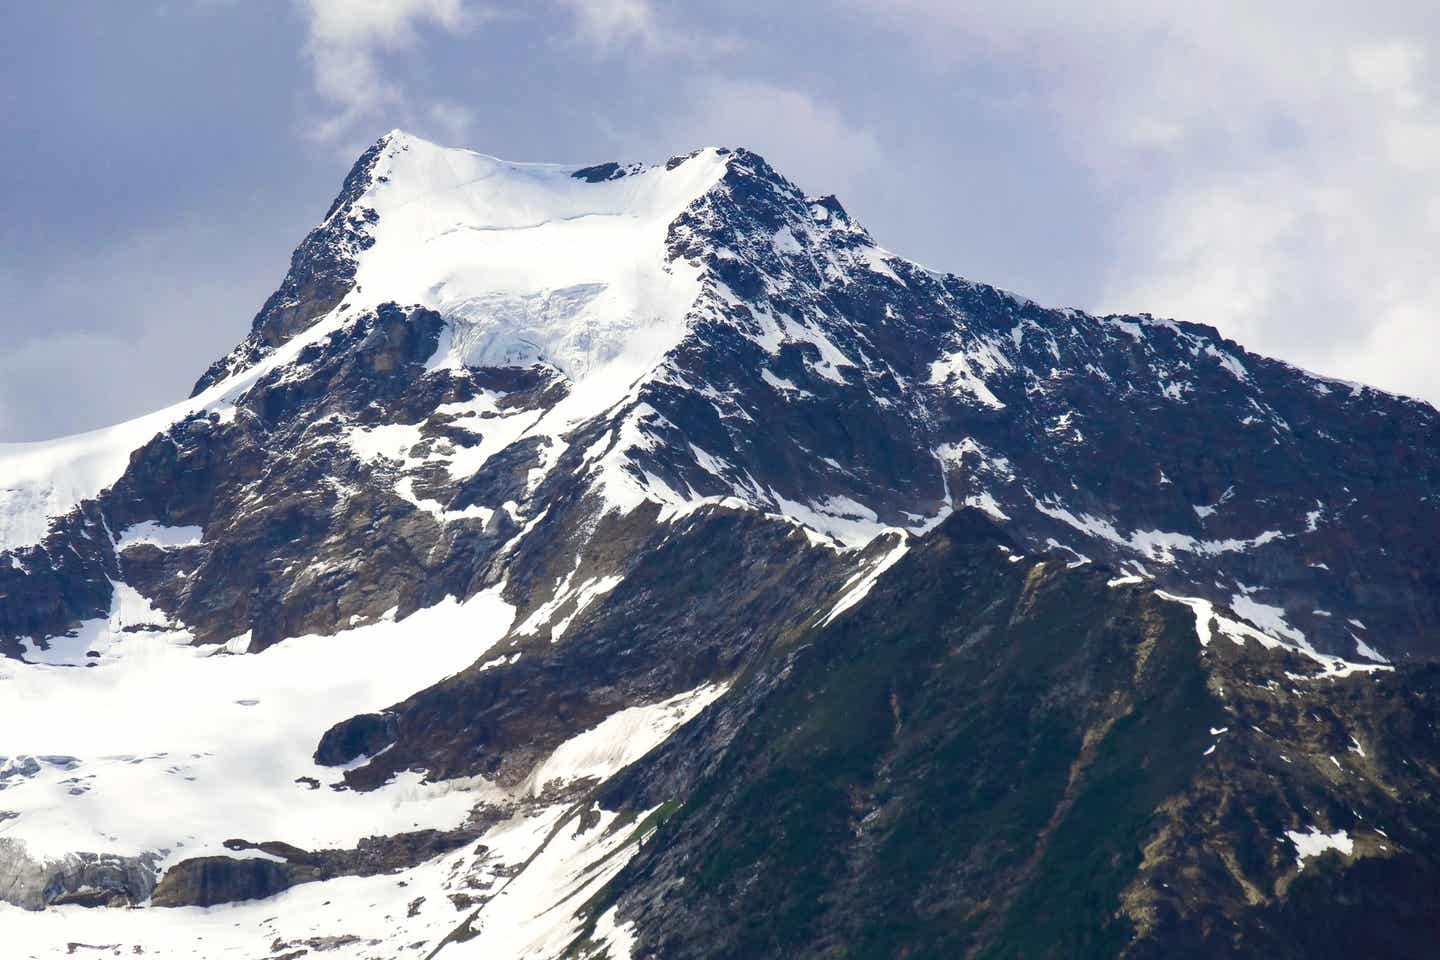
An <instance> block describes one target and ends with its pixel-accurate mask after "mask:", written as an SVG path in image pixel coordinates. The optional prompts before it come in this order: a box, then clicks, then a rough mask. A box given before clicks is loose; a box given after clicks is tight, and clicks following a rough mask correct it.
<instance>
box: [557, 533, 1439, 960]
mask: <svg viewBox="0 0 1440 960" xmlns="http://www.w3.org/2000/svg"><path fill="white" fill-rule="evenodd" d="M1005 546H1006V545H1005V544H1004V542H1003V539H1002V535H1001V534H999V532H998V531H997V530H996V528H994V527H993V526H992V525H990V524H989V523H988V521H986V520H984V519H983V518H981V517H979V516H978V515H975V514H973V513H970V512H965V513H962V514H957V515H956V516H955V517H954V518H952V519H951V520H950V521H948V522H947V523H946V524H945V525H943V526H942V527H941V528H940V529H938V530H936V531H935V532H933V533H932V534H930V535H929V536H927V537H926V538H924V539H923V540H921V541H919V542H918V543H916V544H915V545H914V546H913V547H912V549H911V550H910V551H909V553H908V554H907V555H906V556H905V557H903V558H902V559H901V560H900V561H899V562H898V563H897V564H896V565H895V566H894V567H893V568H892V569H891V570H890V571H888V572H887V573H886V574H885V575H884V576H883V577H882V578H881V579H880V580H879V582H878V583H877V584H876V586H875V587H874V588H873V589H872V590H871V591H870V593H869V594H868V596H867V597H866V598H865V600H864V601H863V602H861V603H860V604H858V605H857V606H855V607H854V608H853V609H851V610H850V611H847V612H846V613H844V614H842V615H841V616H839V617H838V618H836V619H835V620H834V621H833V622H832V623H830V624H829V625H824V626H822V625H818V624H817V625H816V626H814V627H813V628H811V629H808V630H804V631H800V632H798V633H796V634H793V635H791V636H790V637H789V639H788V641H786V642H782V643H781V644H780V645H779V646H777V647H776V648H775V649H774V650H772V652H771V653H770V655H769V656H768V658H767V659H766V660H765V661H763V662H762V663H761V664H759V665H758V666H755V667H752V668H751V669H750V670H749V671H747V673H746V674H745V675H744V676H742V677H741V678H740V679H739V680H738V681H737V684H736V688H735V689H734V690H732V692H731V694H730V695H729V696H728V697H727V698H726V699H725V700H724V701H722V702H721V703H719V704H717V705H716V706H714V707H712V708H711V710H710V711H709V713H708V715H707V716H703V717H701V718H699V719H697V721H695V722H694V723H693V724H692V725H691V729H689V730H687V731H683V732H682V735H681V736H678V737H677V738H675V740H674V741H672V743H671V744H669V745H667V747H665V748H662V749H661V750H660V751H657V753H656V754H653V755H652V756H651V757H649V758H647V759H646V760H645V761H642V763H641V764H638V765H637V766H636V767H635V768H632V770H631V771H629V772H627V773H626V774H622V775H621V776H620V777H619V778H617V780H616V781H615V782H613V783H612V784H611V785H610V786H609V787H608V788H607V789H606V791H603V792H602V802H607V803H611V804H631V805H633V806H635V807H641V808H643V807H648V806H653V805H654V804H655V802H657V801H658V800H659V797H660V794H662V793H665V792H667V791H668V792H672V793H674V792H683V796H680V797H673V796H672V797H667V798H666V799H669V800H671V801H672V802H673V801H674V800H676V799H679V800H681V801H682V802H681V805H680V806H679V807H678V809H677V811H676V812H675V814H674V815H673V816H671V817H669V818H668V819H666V820H665V822H664V823H663V825H661V827H660V829H659V830H658V831H657V833H656V835H655V837H654V838H653V840H652V841H651V842H649V843H647V844H646V845H645V847H644V849H643V850H642V851H641V853H640V855H639V856H637V858H636V859H635V861H634V862H633V863H632V864H631V865H630V866H629V867H628V868H627V869H626V870H625V871H624V872H623V873H622V874H621V875H620V876H619V877H618V878H617V879H616V881H614V882H613V883H612V884H611V885H610V887H609V888H608V889H607V891H606V893H605V894H604V896H603V897H602V898H600V899H599V901H597V902H596V903H595V904H593V905H592V911H593V912H594V913H595V915H598V911H599V910H600V909H603V908H606V907H608V906H610V905H617V904H618V912H619V916H620V918H621V919H622V920H628V921H633V922H634V923H635V929H636V930H637V933H638V937H639V946H638V947H637V948H636V952H635V956H636V957H643V956H657V957H666V958H671V957H674V958H685V957H746V958H750V957H853V958H861V957H958V956H976V957H1090V956H1094V957H1108V956H1120V955H1127V954H1134V955H1155V956H1159V955H1165V956H1185V955H1196V956H1205V955H1210V956H1214V955H1242V956H1243V955H1255V956H1260V955H1266V956H1297V957H1298V956H1315V955H1326V954H1327V953H1334V951H1335V949H1339V948H1341V947H1343V945H1344V944H1345V943H1346V940H1345V937H1346V936H1347V935H1353V936H1352V937H1351V939H1352V941H1353V942H1358V943H1366V942H1381V941H1376V940H1366V939H1365V936H1366V934H1365V932H1364V931H1365V928H1367V927H1369V926H1371V925H1373V924H1375V923H1381V924H1385V925H1387V926H1388V929H1389V931H1390V945H1389V946H1388V947H1387V948H1386V950H1387V951H1388V952H1382V953H1379V954H1375V955H1394V956H1424V955H1427V954H1425V953H1424V952H1423V951H1421V947H1422V946H1423V945H1426V944H1427V943H1428V944H1433V943H1440V940H1434V939H1431V938H1433V937H1434V936H1435V934H1436V933H1437V920H1436V919H1435V917H1436V916H1437V914H1436V913H1435V910H1436V908H1440V882H1437V881H1440V871H1437V866H1436V858H1435V856H1434V851H1435V849H1436V848H1435V846H1434V838H1435V837H1436V835H1437V829H1436V828H1437V822H1436V818H1435V816H1434V813H1435V810H1436V804H1435V799H1434V796H1433V789H1434V785H1435V783H1436V782H1437V779H1440V778H1437V777H1436V774H1435V765H1434V761H1435V758H1436V757H1437V756H1440V750H1437V749H1436V740H1435V732H1434V727H1433V723H1434V719H1435V713H1434V707H1435V701H1434V694H1435V691H1436V689H1437V684H1436V673H1435V671H1433V670H1430V669H1428V668H1413V669H1406V670H1402V671H1400V672H1396V673H1384V674H1378V675H1365V674H1357V675H1353V676H1350V677H1345V678H1340V679H1314V678H1313V675H1314V674H1316V673H1318V672H1319V665H1318V664H1316V663H1315V662H1314V661H1312V660H1309V659H1308V658H1305V657H1302V656H1299V655H1296V654H1293V653H1288V652H1285V651H1266V650H1263V649H1262V648H1261V647H1260V646H1259V645H1258V644H1256V643H1255V642H1253V641H1252V642H1251V643H1249V644H1248V645H1245V646H1241V645H1238V644H1236V643H1234V642H1232V641H1231V640H1229V639H1223V640H1220V641H1216V642H1212V643H1211V644H1210V645H1209V646H1208V647H1202V645H1201V644H1200V643H1199V640H1198V638H1197V633H1196V621H1195V615H1194V614H1193V612H1192V611H1191V610H1190V609H1189V608H1188V607H1186V606H1184V605H1182V604H1179V603H1175V602H1172V601H1167V600H1164V599H1161V598H1158V597H1156V596H1155V595H1154V594H1153V593H1152V592H1151V591H1150V590H1149V589H1148V588H1146V587H1144V586H1143V585H1141V586H1131V585H1121V586H1116V587H1111V586H1109V585H1108V583H1107V581H1108V578H1109V576H1110V575H1109V574H1107V573H1106V572H1105V571H1103V570H1096V569H1094V568H1085V567H1082V568H1078V569H1070V568H1068V567H1067V564H1066V563H1065V562H1064V560H1063V559H1060V558H1058V557H1052V558H1048V559H1044V560H1042V561H1040V562H1037V559H1036V558H1033V557H1032V558H1026V559H1022V560H1017V561H1013V562H1012V559H1011V558H1012V557H1013V556H1014V554H1013V553H1010V552H1007V549H1002V547H1005ZM1281 684H1283V685H1284V688H1283V689H1282V687H1281ZM1302 688H1303V689H1302ZM1307 714H1308V717H1307V716H1306V715H1307ZM1347 724H1348V725H1347ZM1398 726H1404V727H1405V728H1406V729H1404V730H1399V729H1395V728H1396V727H1398ZM1377 727H1385V728H1386V729H1385V730H1380V729H1377ZM1212 730H1224V731H1225V732H1224V733H1221V734H1218V735H1217V734H1212ZM1352 737H1357V738H1358V739H1356V740H1355V742H1356V743H1357V744H1358V743H1360V742H1370V743H1373V744H1392V743H1393V744H1395V745H1396V749H1402V748H1403V749H1404V750H1406V751H1409V754H1408V755H1407V756H1401V755H1400V754H1399V753H1396V752H1394V751H1392V750H1390V748H1389V747H1388V746H1385V747H1380V748H1378V749H1372V750H1370V751H1369V752H1368V753H1367V755H1366V756H1365V757H1364V758H1363V760H1364V763H1363V764H1361V763H1358V762H1357V763H1353V764H1352V763H1351V762H1349V761H1351V760H1355V761H1360V760H1361V759H1362V758H1360V757H1359V755H1358V754H1356V753H1355V752H1354V751H1353V750H1352V751H1350V752H1348V753H1347V752H1346V750H1345V749H1344V747H1345V746H1346V745H1348V743H1349V742H1350V740H1351V738H1352ZM1331 741H1338V742H1339V743H1340V746H1338V747H1337V746H1336V745H1335V743H1332V742H1331ZM1212 745H1214V746H1215V747H1216V749H1215V750H1213V751H1210V752H1208V753H1207V750H1209V748H1210V747H1211V746H1212ZM1287 751H1288V752H1289V754H1293V756H1291V755H1287V753H1286V752H1287ZM1317 751H1318V752H1317ZM1336 751H1338V752H1339V753H1340V754H1344V755H1345V756H1346V758H1347V761H1346V763H1344V764H1343V765H1342V764H1341V763H1339V762H1338V761H1331V760H1329V755H1330V753H1332V752H1336ZM1282 757H1283V758H1282ZM1316 758H1318V759H1319V760H1320V761H1322V762H1324V763H1325V764H1326V765H1327V766H1328V765H1330V764H1334V768H1335V771H1336V773H1337V774H1339V776H1336V777H1331V776H1328V775H1327V774H1326V773H1325V771H1324V770H1323V769H1321V768H1320V767H1319V765H1318V764H1317V763H1314V762H1312V760H1314V759H1316ZM1352 767H1353V768H1354V769H1351V768H1352ZM1361 807H1364V809H1365V810H1369V811H1370V812H1371V816H1372V817H1376V818H1379V819H1380V820H1383V821H1384V822H1386V823H1388V824H1390V829H1389V830H1388V831H1387V832H1388V833H1389V835H1390V836H1389V837H1387V836H1385V835H1384V834H1377V833H1375V832H1374V831H1373V830H1372V829H1370V828H1372V827H1376V826H1379V820H1375V821H1371V822H1368V823H1367V822H1365V821H1362V820H1360V819H1358V818H1360V817H1361V816H1363V811H1362V810H1361V809H1360V808H1361ZM1351 808H1353V809H1351ZM1402 824H1404V826H1401V825H1402ZM1310 825H1315V826H1316V828H1317V829H1321V830H1322V831H1323V832H1325V833H1327V834H1328V833H1331V832H1333V831H1336V830H1341V829H1344V830H1346V831H1347V836H1349V837H1351V838H1352V851H1351V854H1350V855H1346V856H1342V855H1341V854H1339V853H1329V854H1326V855H1324V856H1319V857H1314V858H1310V859H1308V860H1307V861H1306V863H1305V866H1304V868H1303V869H1300V870H1297V862H1296V850H1295V846H1294V844H1293V843H1292V842H1291V841H1290V840H1289V839H1287V838H1286V837H1285V836H1284V833H1285V831H1286V830H1300V831H1301V832H1304V831H1305V830H1306V829H1308V827H1309V826H1310ZM1397 831H1398V835H1397ZM1382 844H1383V846H1384V847H1385V849H1380V847H1381V846H1382ZM1297 874H1298V876H1297ZM1349 878H1363V879H1361V880H1356V879H1349ZM1372 888H1373V889H1374V890H1377V891H1386V890H1395V889H1399V890H1401V891H1405V892H1407V893H1406V895H1405V896H1401V897H1395V896H1388V897H1387V896H1385V895H1373V896H1372V895H1367V894H1366V893H1365V891H1366V890H1369V889H1372ZM1337 898H1338V900H1339V903H1338V904H1337V902H1336V900H1337ZM1347 904H1348V907H1347V906H1346V905H1347ZM1347 909H1349V911H1350V912H1349V913H1346V910H1347ZM1377 910H1378V911H1379V913H1378V915H1377V914H1376V911H1377ZM1327 930H1328V931H1329V932H1327ZM1347 931H1348V934H1347ZM1356 937H1358V938H1359V939H1358V940H1356V939H1355V938H1356ZM1332 948H1334V949H1332ZM576 952H577V953H579V954H582V955H583V953H584V943H583V941H582V943H580V944H577V951H576ZM1349 955H1352V956H1353V955H1356V954H1354V953H1353V952H1352V953H1350V954H1349Z"/></svg>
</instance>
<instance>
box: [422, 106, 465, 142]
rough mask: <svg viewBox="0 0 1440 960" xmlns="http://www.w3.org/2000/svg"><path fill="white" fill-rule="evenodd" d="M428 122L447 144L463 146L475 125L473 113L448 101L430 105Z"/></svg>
mask: <svg viewBox="0 0 1440 960" xmlns="http://www.w3.org/2000/svg"><path fill="white" fill-rule="evenodd" d="M430 121H431V123H433V124H434V125H435V126H436V127H437V128H438V129H439V132H440V133H441V135H442V136H443V137H444V140H445V142H446V143H448V144H457V145H463V144H464V143H466V141H467V138H468V137H469V136H470V130H471V128H472V127H474V125H475V111H474V110H471V109H470V108H469V107H466V106H462V105H461V104H458V103H452V102H451V101H449V100H437V101H435V102H434V103H432V104H430Z"/></svg>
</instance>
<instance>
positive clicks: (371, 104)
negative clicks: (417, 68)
mask: <svg viewBox="0 0 1440 960" xmlns="http://www.w3.org/2000/svg"><path fill="white" fill-rule="evenodd" d="M302 2H303V6H304V9H305V13H306V15H307V17H308V19H309V24H310V33H309V38H308V40H307V41H306V52H307V54H308V55H309V57H310V62H311V65H312V67H313V68H314V75H315V88H316V90H317V91H318V92H319V93H320V95H321V96H323V97H325V99H327V100H329V101H330V102H332V103H334V104H335V105H336V106H337V107H338V108H339V110H340V112H339V113H338V114H337V115H336V116H334V117H332V118H330V119H329V120H327V121H325V122H324V123H322V124H320V125H319V126H318V127H317V128H316V130H315V136H316V138H317V139H321V140H333V139H335V138H337V137H339V136H340V135H342V134H343V133H344V132H345V131H346V130H347V128H349V127H350V125H351V124H353V123H355V122H356V121H359V120H362V119H366V118H369V117H373V116H375V115H376V114H378V113H380V112H382V111H383V110H385V109H386V108H389V107H393V106H396V105H397V104H400V103H401V102H402V101H403V99H404V94H403V92H402V91H401V89H400V88H399V87H398V86H397V85H395V84H394V83H393V82H392V81H390V80H388V79H386V78H385V76H384V75H383V73H382V71H381V69H380V64H379V62H378V58H379V57H380V55H381V54H383V53H387V52H394V51H398V50H404V49H406V48H408V47H410V46H412V45H413V44H414V43H415V39H416V28H417V26H420V25H422V24H430V25H434V26H438V27H440V28H442V29H444V30H448V31H451V32H455V31H458V30H461V29H463V28H465V27H466V26H467V25H468V24H469V23H470V22H471V21H472V19H473V18H474V17H476V16H479V15H480V14H478V13H477V12H476V11H475V10H473V9H467V7H466V2H465V0H302Z"/></svg>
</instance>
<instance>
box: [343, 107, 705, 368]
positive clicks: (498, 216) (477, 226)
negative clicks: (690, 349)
mask: <svg viewBox="0 0 1440 960" xmlns="http://www.w3.org/2000/svg"><path fill="white" fill-rule="evenodd" d="M380 146H381V149H380V152H379V155H378V157H376V159H375V162H374V167H373V171H372V174H371V185H370V187H369V188H368V189H367V190H366V191H365V192H364V193H363V194H361V195H360V196H359V197H358V198H357V199H356V201H355V203H354V204H353V205H352V206H358V207H360V208H362V209H364V210H366V211H367V216H368V217H369V218H370V222H369V223H367V225H366V228H365V229H366V237H367V239H368V240H369V241H370V244H369V245H368V247H367V248H366V249H364V250H363V251H361V252H360V253H359V255H358V256H357V258H356V261H357V262H356V269H355V277H354V289H353V291H352V292H351V294H350V295H349V296H348V297H347V298H346V300H345V303H342V304H341V309H345V308H346V304H348V305H349V306H351V307H355V308H371V307H375V306H378V305H379V304H380V303H383V302H387V301H394V302H398V303H402V304H417V305H420V306H424V307H426V308H429V309H432V310H435V311H436V312H438V313H440V314H441V316H443V317H445V318H446V320H447V321H449V327H448V328H447V336H446V338H445V343H444V344H443V345H442V348H441V351H440V353H439V354H438V355H437V357H436V358H435V360H434V361H433V363H434V365H440V366H453V367H459V366H491V365H500V364H515V363H520V364H528V363H533V362H536V361H542V360H543V361H545V362H548V363H550V364H551V365H553V366H555V367H556V368H558V369H559V370H560V371H561V372H562V373H564V374H565V375H566V376H567V377H568V378H569V379H571V380H572V381H579V380H582V379H584V378H586V377H587V376H589V375H590V374H592V373H594V372H597V371H599V370H602V369H604V368H607V367H608V366H610V365H611V364H614V363H621V364H623V365H624V366H625V367H626V369H627V370H628V371H630V372H631V373H632V374H633V373H637V372H639V371H640V368H642V367H644V366H645V365H646V364H653V362H654V360H655V359H657V358H658V357H659V356H660V355H661V354H663V353H664V352H665V351H666V350H667V349H669V348H670V347H671V346H673V345H674V343H675V342H676V341H677V340H678V338H679V337H680V336H681V335H682V333H683V329H684V322H685V316H686V313H687V312H688V310H689V308H690V306H691V305H692V304H693V303H694V301H695V299H696V296H697V295H698V293H699V285H698V282H697V281H698V271H697V270H696V268H694V267H691V266H689V265H687V264H684V263H679V264H677V263H674V262H673V261H672V258H671V256H670V255H669V253H668V250H667V243H666V241H667V235H668V232H669V229H670V224H671V223H672V222H673V221H674V220H675V218H676V217H677V216H679V214H680V213H681V212H682V211H683V210H685V208H687V207H688V206H690V205H691V204H692V203H693V202H695V200H696V199H697V198H698V197H699V196H701V195H703V194H704V193H705V192H706V191H707V190H709V189H710V188H711V187H713V186H714V185H715V183H716V182H717V181H718V180H719V179H720V178H721V177H722V176H723V175H724V172H725V169H726V158H725V156H724V155H723V154H721V153H720V152H719V151H717V150H713V149H712V150H705V151H702V152H701V153H699V154H697V155H695V156H693V157H691V158H689V159H688V160H687V161H686V162H684V163H681V164H678V165H675V166H673V167H671V166H668V165H667V166H655V167H648V168H639V169H634V168H631V170H630V171H629V172H628V175H624V176H616V177H613V178H604V179H601V178H594V179H592V178H587V177H586V176H583V175H582V176H576V175H575V174H576V170H575V168H573V167H565V166H558V165H552V164H521V163H509V162H506V161H502V160H497V159H495V158H493V157H487V156H484V155H483V154H478V153H473V152H471V151H468V150H454V149H447V148H443V147H437V146H435V145H434V144H431V143H428V142H426V141H423V140H420V139H418V138H414V137H410V136H408V135H392V136H390V137H388V138H387V139H386V140H384V141H382V143H381V145H380ZM616 169H617V171H621V172H624V168H616Z"/></svg>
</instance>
